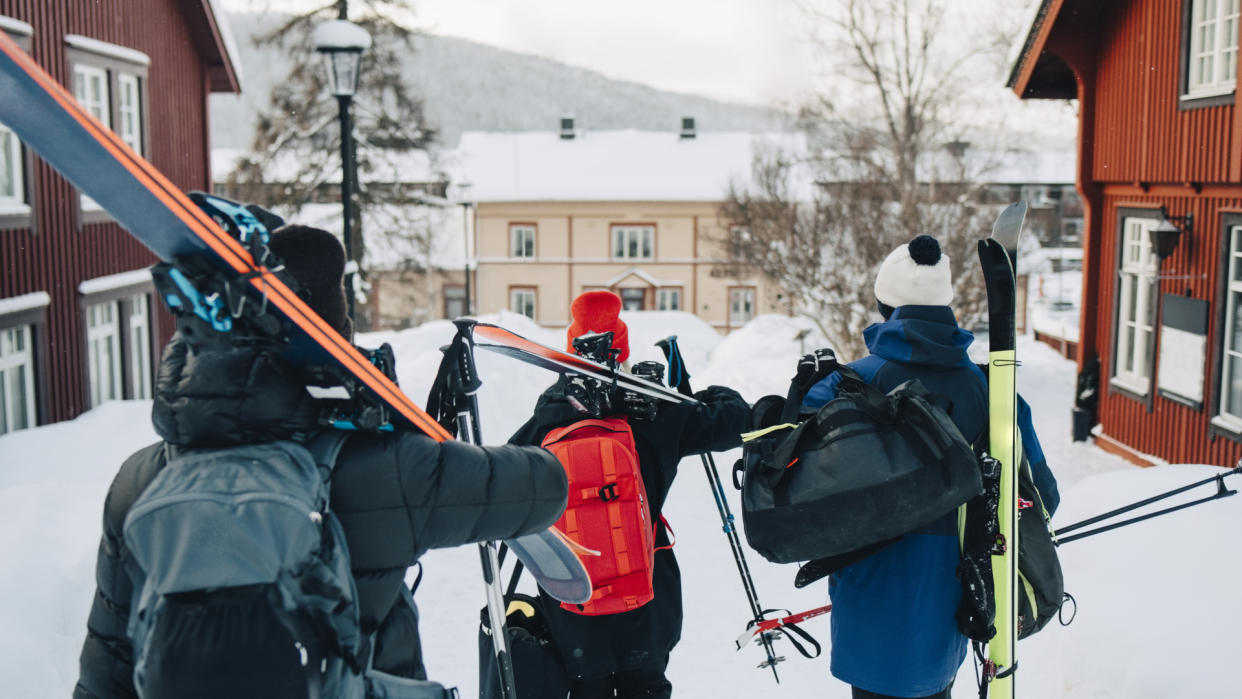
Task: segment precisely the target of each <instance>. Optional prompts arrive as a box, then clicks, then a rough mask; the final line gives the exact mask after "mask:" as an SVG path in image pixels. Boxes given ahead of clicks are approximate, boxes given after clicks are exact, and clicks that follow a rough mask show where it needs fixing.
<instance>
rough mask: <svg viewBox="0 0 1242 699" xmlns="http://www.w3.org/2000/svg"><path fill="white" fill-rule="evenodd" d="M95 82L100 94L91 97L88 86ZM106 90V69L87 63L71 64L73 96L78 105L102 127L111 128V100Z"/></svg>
mask: <svg viewBox="0 0 1242 699" xmlns="http://www.w3.org/2000/svg"><path fill="white" fill-rule="evenodd" d="M92 81H96V82H97V85H98V87H99V88H100V90H101V92H100V94H98V95H91V94H88V92H87V87H88V85H89V84H90V83H91V82H92ZM110 92H111V91H110V90H109V89H108V71H107V69H106V68H101V67H99V66H93V65H90V64H87V63H74V64H73V96H74V97H76V98H77V99H78V103H79V104H81V105H82V106H83V107H85V108H86V111H87V112H89V113H90V114H91V116H93V117H95V118H96V119H98V120H99V121H100V122H102V123H103V125H104V126H106V127H108V128H112V106H111V105H112V100H111V98H110V95H109V93H110Z"/></svg>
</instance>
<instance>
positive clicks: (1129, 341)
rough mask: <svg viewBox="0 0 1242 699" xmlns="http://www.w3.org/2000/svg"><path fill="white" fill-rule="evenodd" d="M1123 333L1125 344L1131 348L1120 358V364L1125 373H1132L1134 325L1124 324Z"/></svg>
mask: <svg viewBox="0 0 1242 699" xmlns="http://www.w3.org/2000/svg"><path fill="white" fill-rule="evenodd" d="M1125 335H1126V338H1125V346H1126V347H1128V348H1131V349H1130V351H1129V352H1126V354H1125V356H1124V357H1122V358H1121V359H1122V362H1121V365H1122V368H1124V369H1125V371H1126V373H1127V374H1132V373H1134V350H1133V348H1134V326H1133V325H1129V326H1126V329H1125Z"/></svg>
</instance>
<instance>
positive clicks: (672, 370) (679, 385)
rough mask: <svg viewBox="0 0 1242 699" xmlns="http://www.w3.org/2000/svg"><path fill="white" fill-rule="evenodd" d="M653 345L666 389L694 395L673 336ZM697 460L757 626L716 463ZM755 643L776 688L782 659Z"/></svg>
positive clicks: (768, 643) (766, 644)
mask: <svg viewBox="0 0 1242 699" xmlns="http://www.w3.org/2000/svg"><path fill="white" fill-rule="evenodd" d="M655 344H656V346H657V347H659V348H660V351H662V352H664V359H665V361H666V362H667V363H668V385H670V386H673V387H675V388H676V389H677V390H678V391H679V392H681V393H682V394H683V395H687V396H689V395H693V393H694V392H693V391H691V390H690V374H689V373H688V372H687V371H686V364H685V362H684V361H683V360H682V358H681V349H680V348H679V347H678V346H677V336H676V335H669V336H668V337H666V338H664V339H663V340H660V341H659V342H656V343H655ZM700 457H701V459H702V461H703V470H704V471H706V472H707V481H708V483H709V484H710V485H711V489H712V497H714V498H715V499H716V511H717V512H718V513H720V523H721V525H722V528H723V529H724V532H725V536H726V537H728V539H729V548H731V549H732V550H733V562H734V563H736V564H737V572H738V575H740V576H741V578H742V589H743V590H744V591H745V592H746V601H747V602H748V603H749V604H750V612H751V615H752V616H753V617H754V623H755V624H761V623H762V622H763V621H764V617H763V606H762V605H761V604H759V594H758V592H756V590H755V581H754V579H753V578H752V577H751V575H750V567H749V566H748V565H746V555H745V553H744V552H743V550H742V542H741V541H740V540H739V539H738V536H737V527H735V526H734V519H733V513H732V512H731V511H730V510H729V501H728V500H726V499H725V490H724V485H723V484H722V483H721V481H720V472H719V471H717V470H716V460H715V459H713V458H712V455H711V454H710V453H709V454H701V455H700ZM759 639H760V641H762V643H763V650H764V652H765V653H767V656H768V657H767V660H765V661H764V662H763V663H762V664H761V665H760V667H763V666H764V665H768V666H770V667H771V668H772V677H774V678H775V679H776V682H777V684H780V681H781V677H780V675H778V674H777V672H776V664H777V663H779V662H780V661H782V660H784V658H782V657H778V656H777V655H776V653H775V651H773V650H772V639H771V638H770V637H769V636H768V634H767V632H762V631H761V632H759Z"/></svg>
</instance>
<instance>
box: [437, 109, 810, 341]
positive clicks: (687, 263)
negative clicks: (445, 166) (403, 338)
mask: <svg viewBox="0 0 1242 699" xmlns="http://www.w3.org/2000/svg"><path fill="white" fill-rule="evenodd" d="M563 126H564V128H562V131H561V132H559V133H558V132H530V133H466V134H464V135H463V136H462V141H461V146H460V148H459V149H458V154H459V157H460V159H461V161H460V163H461V169H460V170H459V172H460V173H461V180H464V181H465V182H468V183H469V187H468V191H469V194H463V196H465V197H468V200H469V201H470V203H471V205H472V206H471V212H472V214H473V226H472V230H471V233H470V237H471V240H470V245H471V248H470V249H471V261H472V268H473V270H474V271H473V274H472V279H471V285H472V287H473V289H472V291H471V300H472V306H473V309H474V312H475V313H479V314H487V313H495V312H498V311H500V310H502V309H508V310H511V311H514V312H517V313H521V314H523V315H526V316H529V317H531V318H532V319H534V320H535V321H536V322H538V323H540V324H541V325H545V326H548V327H564V326H567V325H568V324H569V322H570V315H569V305H570V302H571V301H572V300H573V298H574V297H575V296H577V295H578V294H579V293H581V292H583V291H589V290H593V289H610V290H612V291H614V292H616V293H617V294H618V295H619V296H621V299H622V302H623V305H624V307H625V308H626V309H627V310H681V311H690V312H693V313H694V314H696V315H698V316H699V317H700V318H702V319H703V320H705V321H706V322H708V323H710V324H711V325H712V326H713V327H716V328H717V329H719V330H721V331H722V332H727V331H729V330H731V329H734V328H737V327H740V326H741V325H743V324H744V323H745V322H746V321H748V320H750V319H751V318H752V317H754V316H755V315H757V314H759V313H767V312H782V311H785V310H787V309H786V308H785V307H784V305H783V301H784V298H783V296H782V294H781V292H780V291H779V290H778V289H775V288H772V285H771V284H770V283H768V282H766V281H765V280H764V279H762V278H761V277H759V276H758V275H756V274H753V273H748V272H742V273H741V275H740V276H737V273H736V272H732V271H727V270H726V269H725V267H724V266H723V265H722V263H723V262H725V261H726V259H727V254H726V253H727V250H726V249H725V247H724V246H725V245H727V241H728V239H729V236H730V235H732V234H733V231H731V227H730V225H729V222H727V221H721V220H719V216H718V207H719V204H720V202H721V201H723V200H724V198H725V195H726V192H727V190H728V186H729V184H730V183H731V182H732V183H736V184H739V185H740V184H744V183H745V182H746V180H747V179H748V177H749V171H750V164H751V160H752V157H753V154H754V149H755V148H760V147H766V146H767V145H770V144H772V143H773V142H774V141H776V140H779V139H785V138H789V137H788V136H764V135H756V134H747V133H722V132H709V133H695V132H694V128H693V125H692V124H684V125H683V129H682V131H681V132H680V133H678V132H677V131H669V132H649V131H633V130H629V131H601V132H583V131H580V130H575V129H574V128H573V126H572V125H571V124H565V125H563Z"/></svg>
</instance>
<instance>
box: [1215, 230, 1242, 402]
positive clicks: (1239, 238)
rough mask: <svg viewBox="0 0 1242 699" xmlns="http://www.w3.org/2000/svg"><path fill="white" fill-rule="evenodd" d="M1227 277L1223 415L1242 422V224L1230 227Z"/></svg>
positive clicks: (1222, 366)
mask: <svg viewBox="0 0 1242 699" xmlns="http://www.w3.org/2000/svg"><path fill="white" fill-rule="evenodd" d="M1228 240H1229V276H1227V277H1226V278H1225V284H1226V289H1225V336H1224V348H1223V352H1222V356H1221V362H1222V364H1221V372H1220V382H1221V385H1220V416H1221V417H1222V418H1225V419H1227V420H1229V421H1230V422H1233V423H1236V425H1238V426H1242V226H1233V227H1231V228H1230V230H1229V238H1228Z"/></svg>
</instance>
